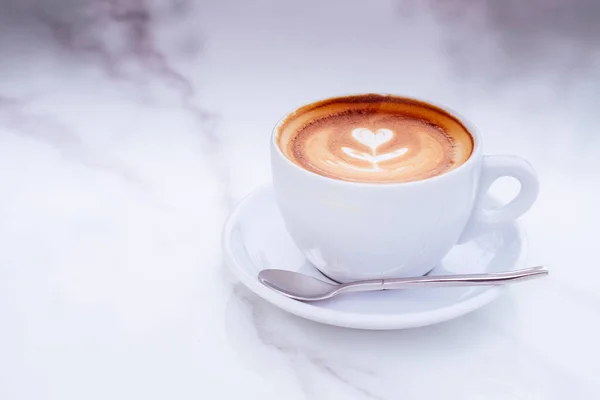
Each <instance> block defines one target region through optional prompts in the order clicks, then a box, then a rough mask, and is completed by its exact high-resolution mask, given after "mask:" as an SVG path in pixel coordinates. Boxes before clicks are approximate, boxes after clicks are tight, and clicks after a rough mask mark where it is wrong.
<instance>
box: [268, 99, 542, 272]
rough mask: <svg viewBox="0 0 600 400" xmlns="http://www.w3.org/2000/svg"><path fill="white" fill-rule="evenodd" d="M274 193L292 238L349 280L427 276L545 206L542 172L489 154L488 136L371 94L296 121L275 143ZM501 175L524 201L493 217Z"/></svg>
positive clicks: (280, 128)
mask: <svg viewBox="0 0 600 400" xmlns="http://www.w3.org/2000/svg"><path fill="white" fill-rule="evenodd" d="M270 147H271V169H272V177H273V188H274V192H275V196H276V200H277V204H278V206H279V210H280V212H281V215H282V217H283V220H284V222H285V225H286V228H287V230H288V232H289V234H290V236H291V238H292V239H293V240H294V242H295V243H296V245H297V246H298V248H299V249H300V250H301V251H302V252H303V253H304V254H305V255H306V257H307V259H308V260H309V261H310V262H311V263H312V264H313V265H314V266H315V267H316V268H317V269H319V270H320V271H321V272H322V273H323V274H324V275H326V276H328V277H330V278H331V279H333V280H335V281H338V282H349V281H353V280H360V279H385V278H395V277H407V276H419V275H424V274H426V273H427V272H429V271H430V270H431V269H433V268H434V267H435V266H436V265H437V264H438V263H439V262H440V260H441V259H442V258H443V257H444V256H445V255H446V254H447V253H448V252H449V251H450V249H452V247H453V246H455V245H456V244H461V243H464V242H467V241H469V240H471V239H473V238H475V237H477V236H479V235H481V234H484V233H486V232H488V231H490V230H492V229H494V227H496V226H498V225H499V224H502V223H505V222H507V221H511V220H514V219H516V218H518V217H519V216H521V215H522V214H523V213H525V212H526V211H527V210H528V209H529V208H530V207H531V206H532V204H533V203H534V201H535V199H536V197H537V194H538V190H539V184H538V179H537V177H536V174H535V172H534V171H533V169H532V167H531V165H530V164H529V163H528V162H527V161H526V160H525V159H523V158H521V157H517V156H509V155H484V154H483V143H482V137H481V135H480V133H479V132H478V131H477V130H476V129H474V128H473V127H472V126H471V125H470V124H467V123H466V122H465V121H464V120H463V119H460V118H458V117H457V116H455V115H454V114H453V113H451V112H450V111H448V110H446V109H444V108H441V107H438V106H436V105H433V104H431V103H428V102H424V101H420V100H416V99H411V98H406V97H400V96H392V95H378V94H364V95H353V96H344V97H336V98H330V99H325V100H321V101H318V102H315V103H311V104H309V105H306V106H303V107H300V108H298V109H297V110H295V111H293V112H292V113H290V114H288V115H287V116H285V117H284V118H283V119H282V120H281V121H280V122H279V123H278V124H277V125H276V127H275V129H274V131H273V134H272V137H271V144H270ZM501 177H513V178H515V179H517V180H518V181H519V183H520V186H521V188H520V191H519V193H518V194H517V195H516V197H515V198H514V199H513V200H511V201H510V202H509V203H508V204H505V205H503V206H500V207H499V208H497V209H493V210H489V209H486V208H485V207H484V203H485V202H484V199H485V198H486V195H487V193H488V191H489V188H490V186H491V185H492V184H493V183H494V181H496V180H497V179H498V178H501Z"/></svg>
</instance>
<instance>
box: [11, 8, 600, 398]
mask: <svg viewBox="0 0 600 400" xmlns="http://www.w3.org/2000/svg"><path fill="white" fill-rule="evenodd" d="M565 4H567V5H565ZM315 9H318V10H319V12H315ZM598 12H599V11H598V5H597V2H593V1H591V0H571V1H569V2H556V1H554V2H544V1H541V0H527V1H525V2H520V1H516V0H515V1H510V2H494V1H491V0H490V1H484V2H473V1H467V0H454V1H451V2H439V1H429V2H417V1H413V0H410V1H408V0H402V1H395V0H376V1H372V2H368V3H365V2H346V1H342V0H333V1H328V2H319V1H317V0H307V1H304V2H301V3H297V2H295V3H291V2H285V1H284V2H282V1H275V0H257V1H253V2H242V1H238V0H224V1H220V2H216V1H215V2H209V1H201V0H197V1H193V0H173V1H166V0H154V1H150V0H120V1H119V0H85V1H75V0H51V1H35V0H21V1H17V0H0V76H2V81H1V82H0V164H1V168H0V188H2V196H0V221H2V222H1V223H0V240H1V243H2V244H3V246H2V251H0V320H1V321H2V329H1V330H0V399H7V400H20V399H61V400H65V399H81V398H85V399H106V398H115V399H121V398H123V399H125V398H127V399H129V398H145V399H165V398H177V399H197V398H200V397H203V396H204V397H213V398H240V397H242V396H244V397H246V398H251V399H262V398H264V399H276V398H286V399H323V398H330V399H398V398H402V399H421V398H433V397H434V396H438V397H440V398H444V399H461V400H463V399H482V398H485V399H490V400H491V399H494V400H495V399H502V400H505V399H528V400H537V399H543V400H546V399H563V398H565V397H567V396H569V397H570V398H575V399H580V398H581V399H592V398H594V396H597V394H598V392H600V385H599V384H598V382H597V379H595V378H596V377H595V371H596V368H595V364H594V363H595V360H596V359H597V358H598V357H599V356H600V351H599V349H598V348H597V346H594V345H593V344H594V343H595V340H596V337H598V335H599V334H600V331H599V329H600V328H599V327H598V325H597V324H595V323H594V321H597V320H598V317H599V316H600V296H599V295H598V291H597V290H596V288H595V286H596V281H597V279H598V278H600V274H599V273H598V272H597V271H598V269H597V268H596V267H595V264H594V262H593V260H594V259H595V257H594V256H595V253H594V251H593V249H594V248H595V247H596V243H595V240H594V237H595V235H594V232H595V228H596V227H597V226H599V225H600V214H599V213H598V211H597V204H598V202H599V201H600V187H599V186H598V179H597V177H596V171H597V170H598V168H599V167H600V161H599V158H598V156H597V153H598V150H600V135H598V134H597V133H596V132H595V130H596V127H597V126H599V125H600V115H599V114H598V113H597V111H596V108H597V106H598V104H600V90H599V89H600V88H599V83H598V82H600V79H599V78H600V49H599V47H600V45H599V42H598V40H597V37H598V33H599V32H598V30H599V28H598V25H597V24H596V23H595V21H596V20H597V18H596V17H597V16H598ZM365 91H376V92H391V93H401V94H407V95H412V96H417V97H421V98H426V99H429V100H433V101H435V102H437V103H440V104H444V105H446V106H448V107H450V108H452V109H455V110H457V111H458V112H459V113H460V114H461V115H465V116H467V117H468V118H469V119H470V120H471V121H472V122H473V123H474V124H475V125H476V126H477V127H478V128H479V129H480V130H481V131H482V132H483V135H484V136H485V137H486V144H485V145H486V150H487V152H489V153H515V154H520V155H522V156H524V157H526V158H528V159H529V160H531V162H532V163H533V164H534V165H535V167H536V169H537V170H538V173H539V175H540V178H541V182H542V193H541V195H540V198H539V201H538V203H537V204H536V205H535V207H534V208H533V209H532V210H531V211H530V212H529V213H528V214H527V215H526V216H525V217H524V218H523V224H524V226H525V227H526V229H527V231H528V236H529V243H530V253H529V261H530V262H531V263H532V264H541V263H548V264H549V265H551V267H552V276H551V278H550V279H548V280H547V281H546V282H544V283H541V282H540V283H539V284H531V285H527V286H519V287H515V288H514V289H513V290H511V291H510V292H509V295H507V296H504V297H502V298H501V299H499V300H498V301H496V302H495V303H493V304H492V305H490V306H488V307H486V308H484V309H482V310H479V311H477V312H475V313H473V314H471V315H468V316H465V317H463V318H460V319H458V320H455V321H452V322H449V323H445V324H441V325H438V326H432V327H428V328H422V329H416V330H409V331H401V332H363V331H352V330H343V329H338V328H333V327H327V326H321V325H318V324H315V323H312V322H308V321H304V320H301V319H298V318H296V317H293V316H290V315H287V314H285V313H284V312H282V311H280V310H277V309H275V308H273V307H272V306H271V305H269V304H267V303H265V302H264V301H262V300H260V299H258V298H256V297H254V296H253V295H252V294H250V293H249V292H248V291H247V290H245V289H244V288H243V287H241V286H240V285H239V284H238V283H237V282H235V280H234V279H233V278H232V277H231V276H230V275H229V273H228V272H227V271H226V270H225V269H224V268H223V265H222V259H221V251H220V231H221V226H222V224H223V222H224V220H225V218H226V216H227V214H228V213H229V211H230V210H231V209H232V207H233V205H234V204H235V203H236V202H237V201H238V200H239V199H241V197H243V195H245V194H246V193H248V192H249V191H251V190H252V189H253V188H254V187H255V186H256V185H258V184H261V183H264V182H267V181H268V180H269V169H268V168H269V167H268V165H269V163H268V146H267V141H268V137H269V134H270V131H271V129H272V127H273V124H274V123H275V122H276V121H277V120H278V119H279V118H280V117H281V116H282V115H283V114H284V113H286V112H287V111H289V110H290V109H292V108H294V107H297V106H298V105H301V104H303V103H306V102H309V101H312V100H314V99H317V98H321V97H325V96H330V95H338V94H345V93H349V92H365ZM514 190H515V187H514V185H513V183H512V182H510V181H509V182H504V181H500V182H498V184H497V185H496V187H495V188H494V192H495V193H496V194H497V195H498V196H500V197H501V198H504V199H506V198H508V197H509V196H510V194H511V193H513V191H514ZM582 277H585V279H583V278H582ZM230 382H232V384H230Z"/></svg>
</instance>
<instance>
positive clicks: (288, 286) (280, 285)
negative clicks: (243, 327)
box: [258, 266, 548, 301]
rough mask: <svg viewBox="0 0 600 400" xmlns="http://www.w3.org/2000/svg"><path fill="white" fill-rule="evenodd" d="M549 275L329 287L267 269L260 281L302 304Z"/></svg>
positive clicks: (539, 270) (537, 270)
mask: <svg viewBox="0 0 600 400" xmlns="http://www.w3.org/2000/svg"><path fill="white" fill-rule="evenodd" d="M546 275H548V270H547V269H546V267H545V266H539V267H532V268H526V269H520V270H515V271H507V272H493V273H487V274H462V275H438V276H419V277H414V278H394V279H371V280H364V281H356V282H350V283H342V284H336V283H329V282H325V281H322V280H320V279H317V278H314V277H312V276H310V275H305V274H302V273H299V272H293V271H286V270H283V269H264V270H262V271H260V273H259V274H258V280H259V281H260V282H261V283H262V284H263V285H265V286H267V287H269V288H271V289H273V290H274V291H276V292H278V293H281V294H282V295H284V296H286V297H289V298H292V299H296V300H301V301H319V300H325V299H330V298H332V297H334V296H337V295H338V294H343V293H349V292H370V291H377V290H392V289H412V288H418V287H432V286H433V287H443V286H495V285H506V284H508V283H516V282H521V281H525V280H529V279H533V278H541V277H544V276H546Z"/></svg>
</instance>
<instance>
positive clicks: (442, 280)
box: [382, 266, 548, 290]
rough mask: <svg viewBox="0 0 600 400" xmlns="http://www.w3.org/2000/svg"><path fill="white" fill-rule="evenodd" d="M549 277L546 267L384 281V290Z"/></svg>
mask: <svg viewBox="0 0 600 400" xmlns="http://www.w3.org/2000/svg"><path fill="white" fill-rule="evenodd" d="M546 275H548V270H547V269H546V267H545V266H539V267H532V268H526V269H520V270H515V271H508V272H495V273H487V274H464V275H438V276H435V275H433V276H419V277H416V278H395V279H384V280H383V282H382V289H383V290H388V289H409V288H412V287H422V286H437V287H439V286H490V285H504V284H507V283H514V282H521V281H524V280H529V279H533V278H539V277H542V276H546Z"/></svg>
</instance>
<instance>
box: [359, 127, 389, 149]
mask: <svg viewBox="0 0 600 400" xmlns="http://www.w3.org/2000/svg"><path fill="white" fill-rule="evenodd" d="M393 136H394V132H392V131H391V130H389V129H385V128H381V129H377V131H376V132H375V133H373V131H372V130H370V129H368V128H356V129H354V130H353V131H352V137H353V138H354V139H356V141H358V142H359V143H362V144H364V145H365V146H367V147H370V148H371V149H373V150H375V149H376V148H377V147H379V146H381V145H382V144H384V143H385V142H388V141H390V140H391V139H392V137H393Z"/></svg>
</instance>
